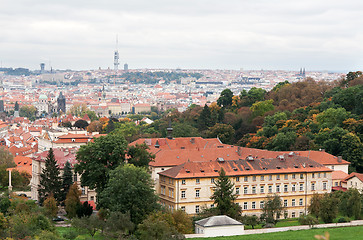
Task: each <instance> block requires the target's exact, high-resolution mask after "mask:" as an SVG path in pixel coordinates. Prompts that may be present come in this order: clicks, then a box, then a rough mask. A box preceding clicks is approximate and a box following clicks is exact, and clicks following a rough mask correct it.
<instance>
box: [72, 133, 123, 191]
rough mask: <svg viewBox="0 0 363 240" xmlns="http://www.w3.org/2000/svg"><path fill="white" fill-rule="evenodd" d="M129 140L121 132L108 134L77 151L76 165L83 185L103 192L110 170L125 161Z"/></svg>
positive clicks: (75, 167)
mask: <svg viewBox="0 0 363 240" xmlns="http://www.w3.org/2000/svg"><path fill="white" fill-rule="evenodd" d="M126 150H127V142H126V140H125V138H124V137H123V136H122V135H121V134H108V135H107V136H101V137H99V138H95V139H94V142H89V143H88V144H87V145H83V146H81V147H80V149H79V150H78V152H77V157H76V158H77V160H78V164H76V165H75V166H74V169H75V171H76V172H77V173H79V174H80V175H81V182H82V185H84V186H88V187H90V188H92V189H96V191H97V193H99V192H101V191H102V189H103V188H104V187H105V186H106V183H107V182H108V179H109V172H110V171H111V170H113V169H115V168H116V167H118V166H119V165H120V164H121V163H123V162H125V154H126Z"/></svg>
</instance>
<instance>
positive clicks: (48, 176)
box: [39, 148, 62, 203]
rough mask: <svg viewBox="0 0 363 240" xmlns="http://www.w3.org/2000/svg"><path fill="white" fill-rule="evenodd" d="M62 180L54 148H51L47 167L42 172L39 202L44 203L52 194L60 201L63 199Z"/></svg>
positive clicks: (46, 160) (46, 161)
mask: <svg viewBox="0 0 363 240" xmlns="http://www.w3.org/2000/svg"><path fill="white" fill-rule="evenodd" d="M61 189H62V180H61V176H60V171H59V166H58V164H57V161H56V160H55V157H54V153H53V149H52V148H51V149H49V151H48V156H47V158H46V159H45V168H44V169H43V170H42V173H41V174H40V184H39V202H40V203H43V201H44V199H46V198H48V196H49V195H50V194H53V195H54V198H55V199H56V200H57V201H58V202H59V201H61V200H62V199H61V195H60V192H61Z"/></svg>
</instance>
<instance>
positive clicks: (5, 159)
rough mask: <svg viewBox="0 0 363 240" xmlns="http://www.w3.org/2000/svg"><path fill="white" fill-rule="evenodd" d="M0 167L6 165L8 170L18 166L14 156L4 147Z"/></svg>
mask: <svg viewBox="0 0 363 240" xmlns="http://www.w3.org/2000/svg"><path fill="white" fill-rule="evenodd" d="M0 165H5V166H6V167H7V168H12V167H15V166H16V164H15V162H14V156H13V155H12V154H11V153H10V152H9V151H8V150H7V149H5V148H4V147H0Z"/></svg>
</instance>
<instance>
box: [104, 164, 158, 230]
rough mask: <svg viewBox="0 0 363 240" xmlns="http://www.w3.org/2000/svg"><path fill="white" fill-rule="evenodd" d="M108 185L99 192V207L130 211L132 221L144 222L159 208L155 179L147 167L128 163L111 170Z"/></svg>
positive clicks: (123, 211)
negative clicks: (155, 191) (154, 187)
mask: <svg viewBox="0 0 363 240" xmlns="http://www.w3.org/2000/svg"><path fill="white" fill-rule="evenodd" d="M109 175H110V179H109V181H108V183H107V186H106V187H105V188H104V190H103V191H102V192H101V193H100V194H99V197H98V201H99V204H98V207H101V208H106V209H109V210H110V211H119V212H121V213H127V212H130V216H131V221H132V222H133V223H135V224H139V223H141V222H142V220H143V219H145V218H146V216H147V215H148V214H149V213H151V212H152V211H154V210H155V209H157V208H158V204H157V199H158V198H157V196H156V195H155V193H154V189H153V186H154V184H153V181H152V179H151V177H150V174H149V173H148V172H147V170H146V169H144V168H140V167H135V166H134V165H132V164H126V165H123V166H119V167H117V168H116V169H115V170H113V171H111V172H110V174H109Z"/></svg>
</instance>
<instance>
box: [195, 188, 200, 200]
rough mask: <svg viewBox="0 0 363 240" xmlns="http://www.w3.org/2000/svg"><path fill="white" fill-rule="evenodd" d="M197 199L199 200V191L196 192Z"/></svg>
mask: <svg viewBox="0 0 363 240" xmlns="http://www.w3.org/2000/svg"><path fill="white" fill-rule="evenodd" d="M195 197H196V198H199V189H197V190H195Z"/></svg>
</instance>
